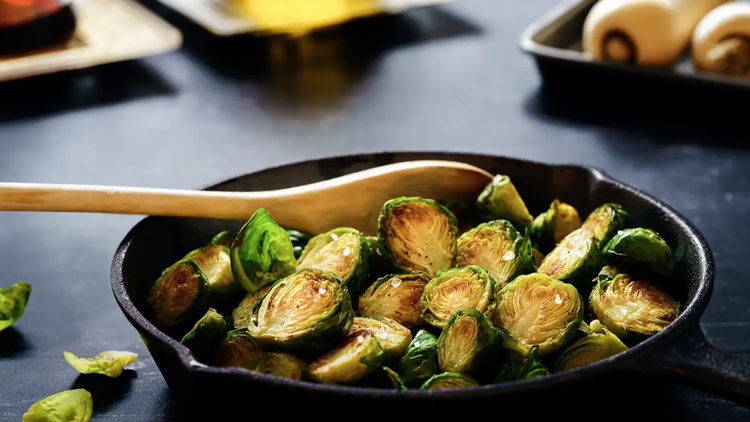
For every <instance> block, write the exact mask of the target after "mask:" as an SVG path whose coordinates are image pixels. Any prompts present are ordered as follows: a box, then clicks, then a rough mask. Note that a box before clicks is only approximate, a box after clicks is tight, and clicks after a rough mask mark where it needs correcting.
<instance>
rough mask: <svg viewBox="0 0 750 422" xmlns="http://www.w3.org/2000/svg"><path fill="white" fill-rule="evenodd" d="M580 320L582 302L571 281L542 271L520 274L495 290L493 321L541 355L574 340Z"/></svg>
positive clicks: (547, 353) (581, 317)
mask: <svg viewBox="0 0 750 422" xmlns="http://www.w3.org/2000/svg"><path fill="white" fill-rule="evenodd" d="M582 319H583V302H582V300H581V296H580V295H579V294H578V290H576V288H575V287H574V286H572V285H570V284H567V283H563V282H561V281H557V280H555V279H553V278H550V277H548V276H546V275H544V274H528V275H522V276H520V277H518V278H517V279H515V280H513V281H512V282H511V283H510V284H508V285H507V286H505V287H503V289H502V290H500V292H499V293H498V303H497V309H496V311H495V314H494V316H493V322H494V323H495V325H497V326H498V327H500V328H502V329H504V330H506V331H508V332H509V333H510V334H511V335H512V336H513V337H515V338H517V339H518V340H519V341H520V342H521V343H522V344H523V345H525V346H526V347H527V348H531V347H534V346H539V356H540V357H544V356H546V355H549V354H550V353H552V352H554V351H556V350H558V349H560V348H561V347H563V346H564V345H565V344H567V343H568V342H569V341H571V340H572V339H573V337H574V336H575V335H576V331H577V330H578V328H579V327H580V324H581V320H582Z"/></svg>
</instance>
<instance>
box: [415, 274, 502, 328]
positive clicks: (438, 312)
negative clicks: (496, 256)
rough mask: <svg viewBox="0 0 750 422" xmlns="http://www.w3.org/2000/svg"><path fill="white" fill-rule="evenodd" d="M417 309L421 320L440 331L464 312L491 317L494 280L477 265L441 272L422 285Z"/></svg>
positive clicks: (493, 301)
mask: <svg viewBox="0 0 750 422" xmlns="http://www.w3.org/2000/svg"><path fill="white" fill-rule="evenodd" d="M420 308H421V309H422V319H423V320H425V322H427V323H428V324H430V325H432V326H434V327H437V328H441V329H442V328H444V327H445V325H446V324H447V323H448V320H449V319H450V318H451V316H453V314H455V313H456V312H458V311H460V310H463V309H476V310H478V311H479V312H481V313H483V314H485V315H487V316H490V315H492V312H493V311H494V310H495V281H494V280H493V279H492V277H490V274H489V272H488V271H487V270H485V269H484V268H480V267H477V266H476V265H469V266H467V267H463V268H452V269H450V270H445V271H441V272H439V273H438V274H437V277H435V278H433V279H432V280H431V281H430V282H429V283H427V285H426V286H425V288H424V293H423V294H422V299H421V300H420Z"/></svg>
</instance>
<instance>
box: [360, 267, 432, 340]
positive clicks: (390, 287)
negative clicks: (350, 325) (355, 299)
mask: <svg viewBox="0 0 750 422" xmlns="http://www.w3.org/2000/svg"><path fill="white" fill-rule="evenodd" d="M429 281H430V279H429V278H427V275H425V274H424V273H412V274H390V275H387V276H385V277H381V278H379V279H378V280H377V281H376V282H375V283H373V284H372V285H370V287H368V288H367V290H365V292H364V293H363V294H362V295H361V296H360V297H359V313H360V315H362V316H383V317H387V318H391V319H393V320H394V321H396V322H398V323H399V324H401V325H403V326H404V327H406V328H409V329H412V328H415V327H417V326H419V324H421V323H422V310H421V308H420V307H419V301H420V299H421V298H422V293H423V292H424V288H425V286H426V285H427V283H428V282H429Z"/></svg>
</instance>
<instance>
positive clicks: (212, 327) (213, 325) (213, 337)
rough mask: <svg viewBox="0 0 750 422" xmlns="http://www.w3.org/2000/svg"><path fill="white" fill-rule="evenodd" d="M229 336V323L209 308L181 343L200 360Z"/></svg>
mask: <svg viewBox="0 0 750 422" xmlns="http://www.w3.org/2000/svg"><path fill="white" fill-rule="evenodd" d="M226 334H227V323H226V321H224V317H223V316H221V314H219V313H218V312H216V310H215V309H213V308H209V309H208V312H206V315H203V317H202V318H201V319H199V320H198V322H196V323H195V325H193V329H192V330H190V332H188V333H187V334H185V336H184V337H183V338H182V340H181V341H180V344H183V345H184V346H185V347H187V348H188V349H190V350H192V351H193V353H195V355H196V356H197V357H199V358H202V357H203V356H205V354H206V353H207V352H208V351H210V350H212V349H213V348H214V347H216V345H217V344H219V343H220V342H221V340H223V339H224V336H226Z"/></svg>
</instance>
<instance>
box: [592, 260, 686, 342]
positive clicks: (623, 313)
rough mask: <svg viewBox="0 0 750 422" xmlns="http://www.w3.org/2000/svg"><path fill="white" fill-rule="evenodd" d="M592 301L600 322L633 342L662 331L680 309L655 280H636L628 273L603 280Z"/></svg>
mask: <svg viewBox="0 0 750 422" xmlns="http://www.w3.org/2000/svg"><path fill="white" fill-rule="evenodd" d="M589 303H590V306H591V310H592V311H593V312H594V313H595V314H596V317H597V318H598V319H599V321H601V323H602V324H604V326H605V327H607V328H608V329H609V330H610V331H611V332H612V333H614V334H615V335H616V336H617V337H619V338H620V339H621V340H622V341H624V342H625V343H629V344H634V343H637V342H639V341H641V340H644V339H646V338H648V337H650V336H652V335H654V334H657V333H659V332H660V331H661V330H663V329H664V328H666V327H667V326H668V325H669V324H671V323H672V322H673V321H674V320H675V319H676V318H677V312H678V310H679V303H678V302H677V301H675V300H674V299H672V297H671V296H670V295H669V294H667V293H666V292H665V291H664V290H662V289H661V288H660V287H659V286H658V285H657V284H656V283H655V282H653V281H649V280H632V279H631V278H630V276H629V275H628V274H619V275H617V276H615V277H611V278H608V279H606V280H603V281H602V280H600V281H599V282H598V283H597V284H596V286H595V287H594V289H593V290H592V291H591V296H590V297H589Z"/></svg>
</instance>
